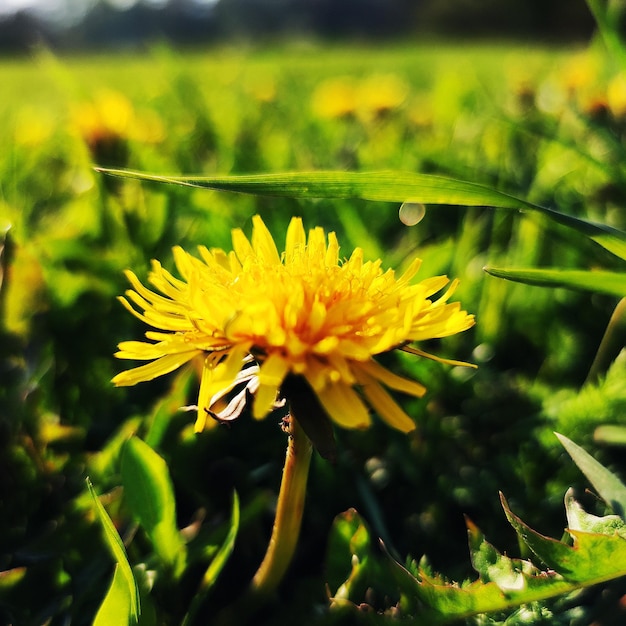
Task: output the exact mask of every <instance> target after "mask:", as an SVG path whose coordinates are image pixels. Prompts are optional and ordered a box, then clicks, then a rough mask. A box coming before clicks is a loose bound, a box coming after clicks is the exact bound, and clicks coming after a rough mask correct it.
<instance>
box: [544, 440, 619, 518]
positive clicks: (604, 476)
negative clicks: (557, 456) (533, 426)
mask: <svg viewBox="0 0 626 626" xmlns="http://www.w3.org/2000/svg"><path fill="white" fill-rule="evenodd" d="M555 434H556V436H557V437H558V439H559V441H560V442H561V444H562V445H563V447H564V448H565V449H566V450H567V453H568V454H569V455H570V456H571V457H572V459H573V461H574V463H576V465H577V466H578V469H579V470H580V471H581V472H582V473H583V474H584V475H585V476H586V477H587V480H588V481H589V482H590V483H591V484H592V485H593V486H594V488H595V489H596V490H597V492H598V494H599V495H600V497H601V498H602V499H603V500H604V501H605V502H606V503H607V504H608V505H610V506H611V507H612V509H613V510H614V511H615V513H617V514H618V515H619V516H621V517H622V518H624V515H625V514H626V486H624V484H623V483H622V482H621V481H620V479H619V478H617V476H615V474H613V473H612V472H610V471H609V470H608V469H606V467H604V466H603V465H602V464H601V463H598V461H596V460H595V459H594V458H593V457H592V456H591V455H590V454H589V453H588V452H585V450H583V449H582V448H581V447H580V446H579V445H577V444H575V443H574V442H573V441H571V440H569V439H568V438H567V437H565V436H564V435H559V434H558V433H555Z"/></svg>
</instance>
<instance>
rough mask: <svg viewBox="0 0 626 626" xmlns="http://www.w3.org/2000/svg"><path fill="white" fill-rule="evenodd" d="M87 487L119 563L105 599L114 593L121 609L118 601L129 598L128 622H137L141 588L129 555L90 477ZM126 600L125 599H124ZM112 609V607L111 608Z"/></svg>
mask: <svg viewBox="0 0 626 626" xmlns="http://www.w3.org/2000/svg"><path fill="white" fill-rule="evenodd" d="M87 488H88V489H89V493H90V494H91V497H92V499H93V502H94V506H95V508H96V513H97V514H98V518H99V519H100V523H101V524H102V527H103V528H104V536H105V539H106V541H107V544H108V546H109V549H110V550H111V553H112V554H113V558H114V559H115V561H116V563H117V569H116V572H115V575H114V578H113V582H112V584H111V589H112V591H111V590H110V592H109V593H107V597H106V598H105V601H107V600H108V601H109V602H111V601H112V600H111V598H109V594H110V593H113V594H114V598H113V600H114V601H115V604H116V611H117V610H119V605H118V604H117V603H118V602H121V600H122V599H128V606H127V608H128V611H129V613H128V614H127V615H128V622H127V623H128V624H134V623H137V621H138V620H139V611H140V608H139V589H138V587H137V582H136V581H135V577H134V576H133V571H132V569H131V567H130V563H129V562H128V557H127V556H126V549H125V548H124V544H123V543H122V539H121V537H120V536H119V533H118V532H117V530H116V529H115V526H114V525H113V522H112V521H111V518H110V517H109V515H108V513H107V512H106V511H105V509H104V507H103V506H102V503H101V502H100V500H99V499H98V496H97V495H96V492H95V490H94V488H93V485H92V484H91V481H90V480H89V478H87ZM122 585H123V586H124V588H125V591H123V592H122V591H121V586H122ZM124 601H125V600H124ZM109 609H111V607H110V606H109V607H108V608H106V610H107V611H108V610H109ZM111 610H112V609H111Z"/></svg>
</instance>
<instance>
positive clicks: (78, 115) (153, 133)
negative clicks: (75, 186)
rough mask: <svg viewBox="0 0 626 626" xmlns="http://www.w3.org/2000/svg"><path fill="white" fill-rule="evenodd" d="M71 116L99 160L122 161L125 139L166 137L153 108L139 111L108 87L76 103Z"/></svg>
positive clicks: (117, 162)
mask: <svg viewBox="0 0 626 626" xmlns="http://www.w3.org/2000/svg"><path fill="white" fill-rule="evenodd" d="M72 119H73V124H74V127H75V128H76V130H77V131H78V134H79V135H80V136H81V137H82V138H83V140H84V141H85V143H86V144H87V146H88V147H89V150H90V151H91V153H92V156H93V157H94V159H95V160H96V161H97V162H98V163H113V164H119V165H124V164H125V161H126V156H127V155H126V151H127V145H126V144H127V142H128V141H138V142H141V143H158V142H160V141H162V140H163V139H164V138H165V129H164V125H163V122H162V120H161V118H160V117H159V116H158V115H157V114H156V113H155V112H154V111H150V110H145V111H142V112H141V114H138V113H137V112H136V111H135V108H134V107H133V104H132V102H131V101H130V100H129V99H128V98H127V97H126V96H125V95H124V94H123V93H120V92H119V91H113V90H110V89H103V90H101V91H99V92H98V93H97V94H96V95H95V97H94V99H93V100H92V101H91V102H85V103H82V104H80V105H79V106H77V107H76V108H75V110H74V115H73V118H72Z"/></svg>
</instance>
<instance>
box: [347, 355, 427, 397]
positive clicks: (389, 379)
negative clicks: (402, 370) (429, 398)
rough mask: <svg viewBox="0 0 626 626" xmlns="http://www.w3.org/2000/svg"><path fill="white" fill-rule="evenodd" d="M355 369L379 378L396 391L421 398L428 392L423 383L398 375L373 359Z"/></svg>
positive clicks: (356, 366)
mask: <svg viewBox="0 0 626 626" xmlns="http://www.w3.org/2000/svg"><path fill="white" fill-rule="evenodd" d="M354 370H355V372H357V373H358V372H359V371H361V372H365V373H366V374H369V375H370V376H372V377H373V378H376V379H377V380H379V381H380V382H381V383H383V384H384V385H386V386H387V387H390V388H391V389H395V390H396V391H401V392H403V393H408V394H409V395H411V396H415V397H416V398H421V397H422V396H423V395H424V394H425V393H426V387H424V385H422V384H421V383H418V382H417V381H416V380H409V379H408V378H403V377H402V376H398V375H397V374H394V373H393V372H390V371H389V370H388V369H387V368H385V367H383V366H382V365H381V364H380V363H378V362H377V361H374V360H373V359H370V360H369V361H365V362H363V363H359V364H358V365H355V366H354Z"/></svg>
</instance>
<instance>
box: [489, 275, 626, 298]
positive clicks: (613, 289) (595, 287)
mask: <svg viewBox="0 0 626 626" xmlns="http://www.w3.org/2000/svg"><path fill="white" fill-rule="evenodd" d="M484 269H485V272H487V274H491V275H492V276H497V277H498V278H505V279H507V280H512V281H515V282H518V283H525V284H527V285H538V286H540V287H564V288H566V289H580V290H583V291H593V292H594V293H604V294H608V295H610V296H618V297H620V298H622V297H624V296H626V272H596V271H589V270H564V269H546V270H542V269H502V268H498V267H485V268H484Z"/></svg>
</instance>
